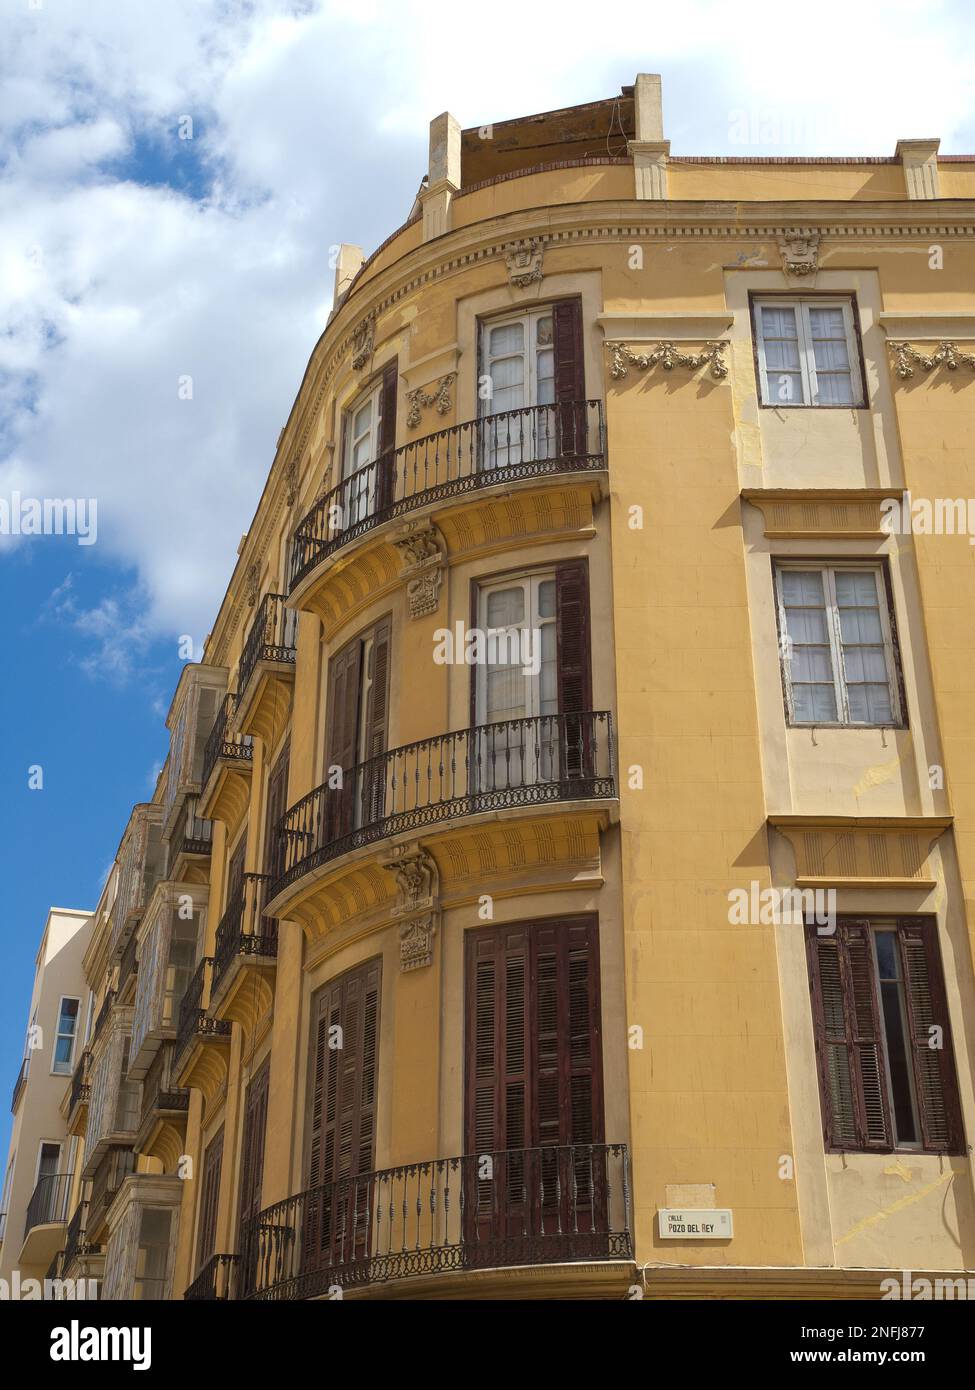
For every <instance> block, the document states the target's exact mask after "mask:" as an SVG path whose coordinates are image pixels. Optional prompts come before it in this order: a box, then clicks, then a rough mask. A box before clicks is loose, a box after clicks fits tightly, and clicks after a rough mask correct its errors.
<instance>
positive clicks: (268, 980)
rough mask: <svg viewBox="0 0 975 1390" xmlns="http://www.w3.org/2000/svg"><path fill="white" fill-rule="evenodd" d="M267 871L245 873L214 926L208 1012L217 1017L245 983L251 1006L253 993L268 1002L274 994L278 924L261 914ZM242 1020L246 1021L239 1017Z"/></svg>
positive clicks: (267, 877)
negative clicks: (211, 977) (262, 872)
mask: <svg viewBox="0 0 975 1390" xmlns="http://www.w3.org/2000/svg"><path fill="white" fill-rule="evenodd" d="M270 881H271V875H270V874H244V881H243V883H242V885H241V888H240V891H239V892H238V893H236V894H235V895H234V897H233V899H232V900H231V901H230V902H229V903H228V904H227V910H226V912H225V913H224V914H223V916H222V917H221V919H220V924H219V926H218V927H217V936H216V944H215V947H214V956H213V986H212V989H211V992H210V1011H211V1012H212V1013H214V1014H218V1011H220V1012H219V1016H220V1017H233V1016H235V1015H233V1014H230V1013H228V1009H229V1007H230V1006H231V1005H232V1001H233V999H234V997H235V995H236V994H237V993H238V992H239V991H240V989H241V988H242V987H244V986H245V985H246V986H247V989H248V1004H249V1005H250V1007H251V1008H253V1006H254V1002H255V1000H254V995H255V992H258V993H260V994H261V995H262V996H264V998H263V999H262V1000H260V1001H257V1002H259V1003H261V1002H262V1003H263V1004H264V1005H269V1004H270V1000H271V998H272V996H273V979H274V971H275V968H276V964H277V954H278V924H277V922H276V921H274V920H273V919H271V920H268V919H266V918H265V917H264V902H265V899H266V896H267V888H268V884H269V883H270ZM240 1021H241V1022H245V1021H246V1020H244V1019H241V1020H240Z"/></svg>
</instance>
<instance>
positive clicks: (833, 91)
mask: <svg viewBox="0 0 975 1390" xmlns="http://www.w3.org/2000/svg"><path fill="white" fill-rule="evenodd" d="M5 24H6V26H7V30H8V38H9V41H8V45H7V52H8V59H7V61H8V64H9V69H10V70H9V72H8V73H7V74H6V76H7V79H8V80H7V81H6V82H4V83H0V129H2V136H0V139H2V145H0V158H2V159H3V161H4V164H5V179H4V181H3V184H2V187H0V305H2V308H0V369H2V371H3V372H4V373H5V374H6V384H4V385H2V386H0V415H2V417H3V424H4V426H5V435H6V437H7V438H8V439H10V440H12V443H11V447H10V450H9V454H8V456H7V458H6V460H5V462H4V463H2V464H0V491H6V490H8V489H9V488H11V487H13V486H19V487H21V488H22V490H24V491H28V490H33V491H34V492H35V493H40V494H42V495H43V494H48V495H55V496H65V495H71V496H82V495H84V496H92V497H96V498H97V499H98V527H99V541H98V546H97V547H96V550H97V552H98V554H99V556H101V557H103V558H104V559H107V560H109V561H112V562H115V563H117V564H119V565H123V566H126V567H132V568H134V570H135V572H136V573H137V575H138V581H139V584H138V589H137V590H136V594H135V597H134V599H133V600H132V601H127V602H125V603H122V602H121V601H119V600H117V599H115V598H113V597H112V589H113V584H114V576H113V575H112V573H111V572H108V573H107V575H106V589H107V591H108V593H107V597H106V600H105V603H104V604H103V605H101V606H97V607H96V608H94V609H92V610H90V611H88V613H87V614H84V615H82V614H79V613H78V612H77V611H73V610H70V609H69V610H68V611H66V612H65V613H64V614H62V617H63V619H64V620H65V621H71V622H72V623H73V624H74V625H75V627H76V628H78V629H79V630H80V631H81V632H82V633H84V634H85V635H87V636H88V637H90V639H91V641H92V642H93V644H94V651H95V657H94V658H93V660H95V661H96V662H97V663H105V664H106V665H107V667H108V669H110V670H115V671H116V672H121V671H123V670H124V668H125V666H126V663H127V662H128V663H131V661H132V660H133V657H134V656H136V655H137V654H138V651H139V650H140V647H139V644H140V643H141V642H143V641H145V640H147V639H148V637H149V636H151V635H152V634H158V633H161V632H163V633H167V634H174V633H183V632H193V633H196V632H203V631H206V630H207V629H208V627H209V626H210V623H211V620H212V617H213V614H214V611H215V609H216V606H217V604H218V602H219V600H220V597H221V594H222V591H223V587H224V585H225V583H226V581H227V579H228V578H229V575H230V572H231V569H232V567H233V564H234V561H235V558H236V546H237V542H238V540H239V538H240V535H241V532H242V531H243V530H245V529H246V527H247V525H248V524H249V522H250V518H251V516H252V514H253V510H254V506H255V505H256V501H257V498H258V496H259V494H260V490H261V486H262V484H263V480H264V477H265V475H266V472H267V469H268V467H269V465H270V462H271V459H272V457H273V450H274V443H275V440H276V438H277V434H278V431H279V429H280V427H281V425H282V424H283V423H284V421H285V419H286V417H287V414H288V411H289V409H290V406H291V402H292V400H293V397H294V395H295V392H296V391H297V388H298V385H299V382H300V379H301V374H302V371H303V369H304V365H305V362H306V360H307V356H308V353H309V351H310V349H311V347H312V346H313V344H314V342H315V340H316V338H317V337H318V334H319V333H320V331H321V327H322V324H323V322H324V318H325V314H326V310H327V306H328V299H329V294H330V279H331V276H330V272H329V270H328V248H329V246H330V245H331V244H333V243H335V242H337V241H343V240H345V241H361V242H362V244H364V245H365V246H366V247H367V249H370V248H371V247H372V246H374V245H375V244H376V243H377V242H378V241H380V240H381V239H382V238H384V237H385V236H386V235H387V234H388V233H389V231H391V230H392V229H393V228H394V227H395V226H396V225H398V224H399V223H400V222H401V221H402V219H403V217H404V216H405V214H406V212H407V210H408V208H409V205H410V203H411V201H412V198H413V194H414V192H415V190H416V187H417V184H418V182H419V178H420V176H421V174H422V173H423V171H424V168H425V153H426V124H427V122H428V120H429V119H430V117H431V116H433V115H435V114H436V113H438V112H439V111H442V110H444V109H445V108H447V109H451V110H453V111H454V112H455V114H456V115H457V116H458V117H459V118H460V119H461V121H462V122H463V123H464V124H475V123H481V122H486V121H490V120H500V119H503V118H505V117H508V116H513V115H519V114H527V113H528V112H532V111H538V110H544V109H547V108H551V107H557V106H561V105H568V104H572V103H575V102H579V101H585V100H591V99H594V98H597V97H601V96H607V95H611V94H612V93H613V92H615V91H617V90H618V89H619V85H620V83H622V82H628V81H631V80H632V78H633V76H634V74H635V72H636V71H637V70H638V69H643V70H652V71H662V72H663V74H664V104H665V120H666V125H667V133H668V135H669V136H670V138H671V139H672V142H673V148H674V152H675V153H709V152H710V153H732V154H734V153H744V152H746V151H745V150H744V149H743V148H742V147H741V146H740V145H738V146H736V145H735V143H734V138H735V120H736V117H737V118H738V120H739V131H740V119H741V113H742V112H748V113H754V118H755V119H756V120H757V123H758V125H757V131H756V132H755V133H757V135H758V137H759V138H760V139H761V138H766V139H767V138H768V137H769V136H772V137H773V138H774V137H775V132H776V130H778V133H779V138H781V137H782V135H783V134H790V133H791V134H794V133H795V132H796V131H798V132H799V135H800V138H801V137H802V136H803V135H804V134H808V135H809V137H810V138H811V139H812V140H813V141H814V143H813V146H812V148H813V151H814V152H816V153H829V154H844V153H855V152H860V153H872V154H878V153H879V154H884V153H892V151H893V146H894V142H895V140H896V138H897V137H898V136H916V135H927V134H940V135H941V136H942V138H943V142H944V143H943V148H945V149H947V150H959V149H961V148H962V147H963V145H964V144H966V143H968V144H973V143H975V127H973V125H972V123H971V122H972V113H971V96H970V83H969V80H968V74H969V73H970V71H971V68H972V57H973V54H972V47H973V45H972V26H971V22H970V20H969V19H968V17H967V11H966V10H965V9H964V8H962V7H961V6H960V5H949V4H942V5H937V4H935V5H931V4H929V5H927V6H924V7H920V6H917V5H916V4H915V3H913V0H912V3H907V0H888V3H885V4H883V5H881V4H879V3H878V4H861V5H849V4H848V3H843V4H840V3H838V0H821V3H820V5H819V6H817V9H816V13H815V22H814V23H813V24H810V25H804V26H803V30H802V33H801V35H800V36H796V35H795V34H794V33H793V31H792V30H791V29H790V25H789V22H788V17H787V16H785V17H784V16H783V12H782V9H781V5H780V4H779V3H776V4H774V5H773V4H772V3H770V0H754V2H753V3H752V4H751V5H750V6H748V7H741V6H738V7H732V6H729V5H727V4H724V3H707V4H705V3H700V0H691V2H690V3H685V4H684V5H683V6H681V7H675V8H673V9H671V10H667V9H665V8H664V7H662V6H652V7H651V6H647V7H645V8H644V9H643V10H641V9H639V8H637V9H636V10H635V11H634V10H631V11H628V12H627V14H626V16H625V17H624V19H623V20H622V21H621V22H620V23H618V24H617V23H610V22H605V20H604V19H603V18H601V17H599V16H596V15H595V14H594V12H593V10H592V7H591V6H590V5H583V4H581V3H580V0H572V3H566V4H559V5H557V6H555V5H550V6H534V7H532V6H526V5H524V3H523V0H518V3H513V0H496V3H495V4H494V5H492V6H490V7H466V8H461V7H448V8H446V9H445V8H444V6H443V4H442V3H441V0H438V3H433V0H424V2H423V3H415V4H406V5H404V4H402V3H395V2H394V0H373V3H360V0H356V3H351V0H344V2H343V3H328V4H317V3H286V2H285V0H277V2H276V0H253V2H252V3H250V4H248V5H246V6H243V5H229V4H227V3H225V0H168V2H167V4H166V5H165V6H160V5H158V3H156V0H127V3H126V4H124V5H119V4H118V3H117V2H116V0H87V3H86V4H85V5H84V6H83V7H79V6H77V5H75V4H72V3H69V0H45V3H44V5H43V7H42V8H41V9H39V10H36V11H34V10H29V9H28V8H27V7H26V5H25V6H24V7H23V9H22V10H21V11H20V13H19V14H12V13H8V14H7V16H6V17H5ZM185 114H189V115H191V116H192V117H193V122H194V135H195V138H194V140H193V141H183V142H181V141H179V140H178V138H177V133H176V127H177V122H178V120H179V118H180V117H181V116H182V115H185ZM749 119H750V120H751V119H752V117H751V114H750V116H749ZM763 119H764V125H763V124H762V122H763ZM776 120H777V121H778V125H777V126H776ZM790 122H791V125H790ZM966 123H967V124H966ZM763 131H764V135H763ZM817 140H818V141H819V143H818V144H816V143H815V141H817ZM806 147H807V148H809V147H810V146H809V145H808V144H807V146H806ZM133 152H134V153H135V154H136V155H138V165H137V166H133V169H135V171H136V172H139V173H140V174H141V177H142V179H143V181H142V182H141V183H137V182H134V181H133V178H132V175H133V169H129V168H127V166H126V165H125V163H124V157H125V156H126V155H127V154H132V153H133ZM757 152H758V153H764V154H768V153H773V154H774V153H782V152H790V150H789V149H788V148H786V147H784V146H779V147H775V146H768V147H762V148H759V149H758V151H757ZM120 160H122V161H123V162H122V163H121V164H120V163H119V161H120ZM147 184H148V185H149V186H146V185H147ZM180 190H184V191H180ZM182 376H190V377H192V382H193V398H192V400H189V401H187V400H180V399H179V398H178V394H177V384H178V380H179V378H180V377H182ZM14 478H16V482H13V481H12V479H14ZM113 603H115V604H116V605H117V606H116V608H114V609H113V608H112V604H113ZM116 626H117V628H118V631H119V633H120V634H121V635H120V636H119V638H118V640H113V639H112V636H111V631H110V630H111V629H113V628H114V627H116Z"/></svg>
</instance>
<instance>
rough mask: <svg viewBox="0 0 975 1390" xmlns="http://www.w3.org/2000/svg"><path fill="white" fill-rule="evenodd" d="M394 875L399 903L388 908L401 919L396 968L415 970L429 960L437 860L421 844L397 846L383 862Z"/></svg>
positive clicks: (435, 920) (436, 896)
mask: <svg viewBox="0 0 975 1390" xmlns="http://www.w3.org/2000/svg"><path fill="white" fill-rule="evenodd" d="M383 868H384V869H387V870H388V871H389V872H390V873H392V874H393V875H394V876H395V878H396V886H397V889H398V890H399V902H398V903H397V904H396V906H395V907H393V908H391V909H390V913H391V915H392V916H393V917H395V918H398V919H401V920H400V929H399V950H400V970H402V971H408V970H419V969H420V968H422V967H423V966H425V965H431V964H432V963H433V938H434V936H435V935H436V932H437V926H438V923H439V918H440V911H439V905H438V904H439V892H440V880H439V874H438V871H437V863H436V860H435V859H434V858H433V855H431V854H430V853H429V852H428V851H427V850H425V849H424V848H423V846H422V845H420V846H417V847H416V848H415V849H414V848H413V847H412V846H410V845H399V846H398V847H397V849H396V850H394V852H393V855H392V857H391V858H390V859H389V860H387V861H386V863H384V864H383Z"/></svg>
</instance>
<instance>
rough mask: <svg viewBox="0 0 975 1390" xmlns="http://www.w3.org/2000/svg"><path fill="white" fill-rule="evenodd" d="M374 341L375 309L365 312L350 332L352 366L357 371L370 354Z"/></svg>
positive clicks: (364, 363)
mask: <svg viewBox="0 0 975 1390" xmlns="http://www.w3.org/2000/svg"><path fill="white" fill-rule="evenodd" d="M375 341H376V311H375V310H373V311H372V313H371V314H367V315H366V317H365V318H364V319H363V320H362V322H361V323H359V324H357V325H356V327H355V328H354V329H353V332H352V366H353V369H354V370H355V371H359V370H360V369H361V368H362V367H364V366H365V365H366V363H367V362H368V361H369V359H370V357H371V356H372V350H373V346H374V345H375Z"/></svg>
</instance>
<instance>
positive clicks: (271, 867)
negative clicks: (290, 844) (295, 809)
mask: <svg viewBox="0 0 975 1390" xmlns="http://www.w3.org/2000/svg"><path fill="white" fill-rule="evenodd" d="M290 758H291V738H290V736H289V737H288V738H287V739H286V740H285V744H284V747H283V748H282V749H281V752H280V753H279V754H278V758H277V761H276V762H275V764H274V768H273V770H272V772H271V776H270V777H269V778H268V788H267V820H266V823H265V826H264V871H265V873H268V874H271V875H273V877H275V878H277V877H278V875H279V874H280V873H282V872H283V869H284V861H283V858H282V857H281V841H280V838H279V832H278V825H279V824H280V822H281V819H282V817H283V816H284V814H285V812H286V811H287V809H288V763H289V760H290Z"/></svg>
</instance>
